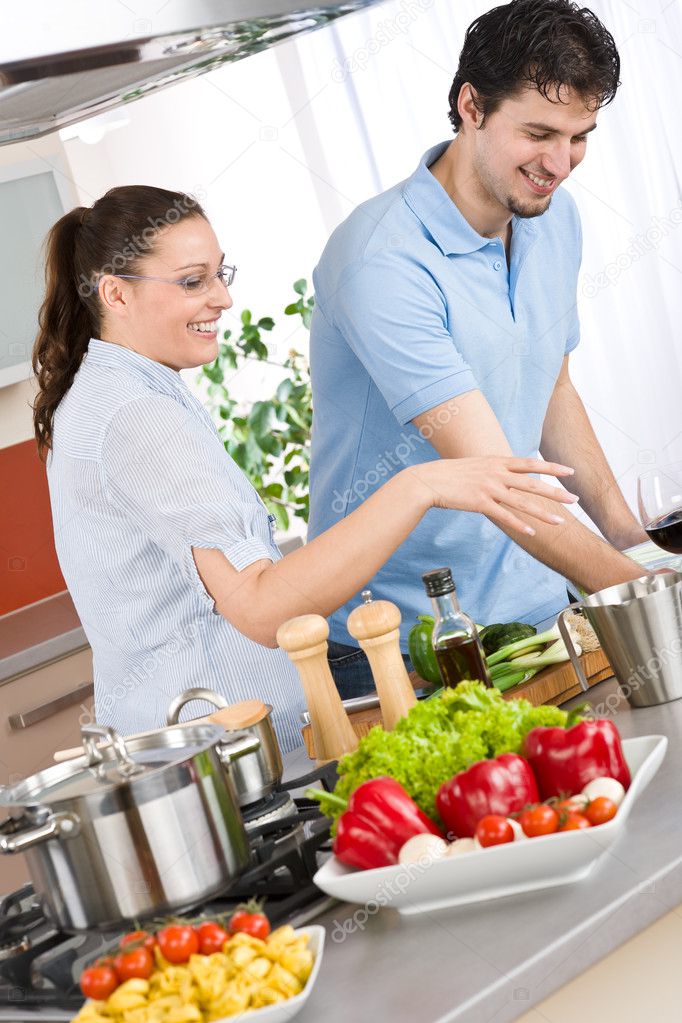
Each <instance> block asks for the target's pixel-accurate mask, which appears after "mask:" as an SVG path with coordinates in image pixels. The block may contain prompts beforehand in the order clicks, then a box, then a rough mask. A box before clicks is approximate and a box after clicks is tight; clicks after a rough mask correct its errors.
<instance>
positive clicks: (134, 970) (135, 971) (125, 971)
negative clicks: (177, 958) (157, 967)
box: [114, 945, 154, 981]
mask: <svg viewBox="0 0 682 1023" xmlns="http://www.w3.org/2000/svg"><path fill="white" fill-rule="evenodd" d="M114 969H115V970H116V972H117V974H118V975H119V977H120V978H121V980H122V981H124V980H130V979H131V977H141V978H142V980H147V979H148V978H149V977H151V975H152V973H153V971H154V956H153V955H152V953H151V951H150V949H148V948H145V947H144V945H140V947H139V948H133V949H131V951H130V952H125V951H124V952H121V953H120V955H117V956H116V958H115V959H114Z"/></svg>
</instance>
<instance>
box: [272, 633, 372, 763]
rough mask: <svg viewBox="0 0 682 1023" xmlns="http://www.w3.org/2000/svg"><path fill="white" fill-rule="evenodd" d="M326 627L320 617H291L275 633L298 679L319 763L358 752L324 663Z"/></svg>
mask: <svg viewBox="0 0 682 1023" xmlns="http://www.w3.org/2000/svg"><path fill="white" fill-rule="evenodd" d="M328 636H329V626H328V625H327V622H326V621H325V619H324V618H323V617H322V616H321V615H300V616H299V617H298V618H290V619H289V621H288V622H284V624H283V625H280V627H279V629H278V630H277V643H278V645H279V646H281V647H282V649H283V650H286V652H287V654H288V655H289V658H290V660H292V661H293V663H294V664H295V665H296V670H297V671H298V673H299V675H300V676H301V682H302V683H303V691H304V693H305V698H306V702H307V704H308V711H309V713H310V727H311V729H312V733H313V742H314V745H315V757H316V759H317V760H318V761H320V762H324V761H327V760H337V759H338V758H339V757H341V756H343V754H344V753H351V752H352V751H353V750H354V749H357V745H358V741H359V740H358V737H357V735H356V734H355V730H354V728H353V726H352V724H351V723H350V719H349V717H348V714H347V713H346V709H345V707H344V706H343V703H342V702H341V697H340V695H339V691H338V689H337V688H336V684H335V682H334V679H333V678H332V673H331V671H330V670H329V664H328V663H327V637H328Z"/></svg>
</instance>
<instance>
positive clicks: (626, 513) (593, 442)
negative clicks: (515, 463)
mask: <svg viewBox="0 0 682 1023" xmlns="http://www.w3.org/2000/svg"><path fill="white" fill-rule="evenodd" d="M568 358H569V357H568V356H566V357H565V359H564V362H563V365H562V367H561V373H560V374H559V378H558V380H557V382H556V385H555V387H554V392H553V394H552V397H551V399H550V402H549V407H548V409H547V415H546V416H545V422H544V426H543V430H542V440H541V442H540V451H541V452H542V455H543V457H544V458H547V459H549V460H551V461H556V462H566V463H567V464H568V465H572V466H573V468H574V469H575V476H574V478H573V479H572V480H571V490H572V491H573V492H574V493H576V494H578V496H579V497H580V502H581V507H582V508H583V509H584V511H585V512H586V513H587V514H588V515H589V516H590V518H591V519H592V521H593V522H594V524H595V525H596V526H598V527H599V529H600V530H601V532H602V534H603V535H604V536H605V537H606V539H607V540H608V541H609V543H611V544H613V546H614V547H616V548H618V550H620V551H622V550H625V549H626V548H627V547H634V546H635V544H638V543H644V541H645V540H647V539H648V537H647V535H646V533H645V532H644V530H643V528H642V526H641V525H640V523H639V522H638V521H637V519H636V518H635V516H634V515H633V514H632V512H631V511H630V509H629V507H628V505H627V502H626V500H625V498H624V497H623V494H622V493H621V490H620V487H619V486H618V483H617V481H616V479H615V477H614V475H613V473H612V471H611V467H610V466H609V463H608V462H607V461H606V456H605V455H604V452H603V451H602V448H601V445H600V443H599V441H598V440H597V437H596V435H595V432H594V430H593V429H592V424H591V423H590V420H589V418H588V416H587V412H586V411H585V406H584V405H583V403H582V401H581V399H580V395H579V394H578V392H577V391H576V389H575V387H574V386H573V383H572V382H571V378H570V376H569V373H568Z"/></svg>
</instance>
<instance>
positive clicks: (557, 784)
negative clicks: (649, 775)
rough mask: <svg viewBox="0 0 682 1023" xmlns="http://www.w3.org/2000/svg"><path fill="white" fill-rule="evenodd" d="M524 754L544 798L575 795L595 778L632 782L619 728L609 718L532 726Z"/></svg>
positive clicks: (526, 740)
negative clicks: (572, 723)
mask: <svg viewBox="0 0 682 1023" xmlns="http://www.w3.org/2000/svg"><path fill="white" fill-rule="evenodd" d="M523 753H524V756H525V757H526V758H527V760H528V762H529V763H530V765H531V767H532V768H533V771H534V773H535V777H536V779H537V783H538V788H539V789H540V795H541V796H542V798H543V799H549V798H550V796H562V795H566V796H574V795H576V793H578V792H582V790H583V789H584V788H585V786H586V785H587V783H588V782H589V781H592V779H593V778H615V779H616V780H617V781H619V782H620V783H621V785H622V786H623V787H624V788H626V789H627V788H628V786H629V785H630V770H629V768H628V765H627V763H626V762H625V757H624V756H623V747H622V746H621V742H620V735H619V734H618V729H617V728H616V726H615V725H614V723H613V721H608V720H607V719H606V718H597V719H596V720H590V719H587V720H585V721H581V722H580V723H579V724H577V725H573V727H572V728H533V730H532V731H530V732H529V733H528V734H527V736H526V738H525V740H524V743H523Z"/></svg>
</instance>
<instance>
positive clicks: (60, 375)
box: [33, 185, 206, 457]
mask: <svg viewBox="0 0 682 1023" xmlns="http://www.w3.org/2000/svg"><path fill="white" fill-rule="evenodd" d="M191 216H200V217H204V218H205V216H206V214H205V213H204V211H203V209H202V208H201V206H200V205H199V203H198V202H197V200H196V199H195V198H194V197H193V196H190V195H185V194H184V193H182V192H170V191H167V190H166V189H164V188H154V187H152V186H150V185H125V186H121V187H119V188H112V189H110V190H109V191H108V192H107V193H106V195H103V196H102V198H101V199H98V200H97V202H96V203H95V204H94V206H92V208H90V207H86V206H80V207H78V208H77V209H74V210H71V211H70V212H69V213H67V214H65V216H63V217H62V218H61V219H60V220H58V221H57V223H56V224H54V225H53V226H52V227H51V228H50V231H49V233H48V235H47V238H46V239H45V297H44V299H43V303H42V305H41V307H40V312H39V314H38V327H39V330H38V335H37V337H36V341H35V344H34V347H33V372H34V373H35V374H36V377H37V380H38V394H37V396H36V398H35V401H34V403H33V427H34V430H35V437H36V441H37V442H38V451H39V453H40V456H41V457H45V455H46V454H47V451H48V450H49V449H50V448H51V447H52V431H53V425H54V414H55V412H56V410H57V406H58V405H59V403H60V401H61V400H62V398H63V397H64V395H65V394H66V392H67V391H68V390H69V388H70V387H71V384H72V383H73V379H74V377H75V375H76V373H77V372H78V368H79V366H80V364H81V362H82V361H83V358H84V356H85V354H86V352H87V350H88V343H89V341H90V338H91V337H100V336H101V328H102V306H101V304H100V299H99V279H100V277H101V276H102V275H103V274H116V273H122V272H123V271H125V272H126V273H130V272H133V273H135V272H137V270H138V269H139V268H140V263H141V261H142V259H143V257H144V256H145V255H147V254H149V253H150V252H151V251H152V250H153V248H154V244H155V242H156V240H157V238H158V235H159V233H160V232H161V231H164V230H166V229H168V228H169V227H170V226H171V225H173V224H176V223H177V222H178V221H179V220H182V219H184V218H185V217H191Z"/></svg>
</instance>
